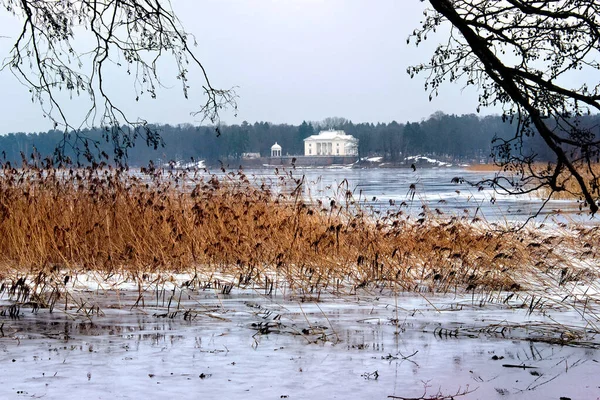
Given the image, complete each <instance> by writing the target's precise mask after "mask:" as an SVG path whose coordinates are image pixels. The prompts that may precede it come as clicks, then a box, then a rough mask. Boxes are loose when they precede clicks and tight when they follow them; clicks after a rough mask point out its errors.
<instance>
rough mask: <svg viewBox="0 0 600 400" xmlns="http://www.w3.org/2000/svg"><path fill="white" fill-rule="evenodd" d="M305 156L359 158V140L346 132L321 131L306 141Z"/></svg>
mask: <svg viewBox="0 0 600 400" xmlns="http://www.w3.org/2000/svg"><path fill="white" fill-rule="evenodd" d="M304 155H305V156H357V155H358V139H356V138H355V137H354V136H352V135H346V132H344V131H321V132H319V134H318V135H312V136H309V137H307V138H306V139H304Z"/></svg>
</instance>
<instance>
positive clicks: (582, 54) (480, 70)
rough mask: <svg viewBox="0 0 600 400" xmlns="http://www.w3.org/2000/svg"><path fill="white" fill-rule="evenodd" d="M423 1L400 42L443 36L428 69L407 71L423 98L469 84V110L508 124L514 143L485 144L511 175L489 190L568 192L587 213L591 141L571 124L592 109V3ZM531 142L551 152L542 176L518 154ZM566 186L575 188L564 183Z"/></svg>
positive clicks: (598, 150)
mask: <svg viewBox="0 0 600 400" xmlns="http://www.w3.org/2000/svg"><path fill="white" fill-rule="evenodd" d="M428 1H429V4H430V5H431V7H432V8H430V9H428V10H426V11H425V18H424V20H423V21H422V26H421V27H420V28H419V29H417V30H415V31H414V32H413V34H412V35H411V36H410V37H409V39H408V41H409V42H411V41H413V42H414V43H416V44H417V45H418V44H419V43H421V42H422V41H423V40H425V39H426V38H427V36H428V35H431V34H432V33H434V32H436V30H438V29H440V28H441V29H444V28H443V27H442V26H443V25H446V26H448V27H449V36H448V39H447V41H446V42H444V43H443V44H441V45H439V46H438V47H437V48H436V50H435V51H434V53H433V56H432V58H431V60H430V61H429V62H428V63H424V64H421V65H416V66H412V67H410V68H408V73H409V74H410V75H411V76H414V75H415V74H417V73H426V74H427V78H426V83H425V88H426V90H428V91H429V92H430V98H431V97H432V96H435V95H437V93H438V90H439V88H440V85H441V84H442V83H443V82H444V81H446V80H448V81H451V82H452V81H462V82H463V83H464V84H465V85H467V86H468V85H474V86H476V87H478V88H479V90H480V95H479V106H478V110H479V107H481V106H501V107H502V109H503V117H504V118H506V119H507V120H509V121H511V122H514V123H515V124H516V130H515V135H514V137H512V138H510V139H508V140H506V139H496V140H495V143H494V156H495V160H496V162H497V163H498V164H500V165H501V166H502V167H503V171H504V172H510V173H501V174H498V175H497V176H496V177H495V178H494V179H492V180H490V181H489V183H490V184H491V185H492V186H494V187H495V188H498V189H501V190H504V191H506V192H508V193H511V194H520V193H528V192H532V191H535V190H538V189H540V188H543V187H545V188H549V189H550V191H551V193H550V196H552V195H554V194H555V193H556V192H562V191H568V192H570V193H572V194H573V195H575V196H578V197H580V198H581V199H582V201H583V202H582V204H583V205H584V206H585V207H588V208H589V210H590V211H591V213H592V214H594V213H596V212H597V211H598V199H599V198H600V179H599V178H600V177H599V171H598V169H596V168H594V167H595V166H594V164H595V163H598V162H599V155H600V141H599V137H600V135H598V128H597V127H589V126H588V127H585V126H583V125H582V124H581V123H580V122H581V121H580V119H581V116H583V115H586V114H590V113H595V112H598V111H599V110H600V79H599V77H600V74H599V70H600V57H599V51H600V26H599V22H600V2H598V1H597V0H428ZM572 82H576V83H572ZM533 135H539V137H541V139H543V141H544V143H545V144H546V145H547V146H548V148H549V149H550V150H551V152H552V154H553V157H554V160H552V162H550V163H549V164H548V165H547V167H545V168H540V167H539V166H538V167H536V166H535V165H534V163H535V162H536V161H538V159H539V157H537V155H536V154H534V153H532V152H530V151H528V150H527V148H526V147H525V146H524V138H526V137H528V136H533ZM573 180H575V182H576V185H574V186H575V189H573V187H572V185H568V184H567V182H568V181H571V182H572V181H573ZM548 198H550V197H548Z"/></svg>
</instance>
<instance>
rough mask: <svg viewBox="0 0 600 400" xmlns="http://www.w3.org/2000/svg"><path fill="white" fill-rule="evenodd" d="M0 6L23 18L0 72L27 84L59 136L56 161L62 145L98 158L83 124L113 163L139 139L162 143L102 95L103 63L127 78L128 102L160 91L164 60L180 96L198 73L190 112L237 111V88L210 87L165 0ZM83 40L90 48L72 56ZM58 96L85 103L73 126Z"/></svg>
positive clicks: (10, 1)
mask: <svg viewBox="0 0 600 400" xmlns="http://www.w3.org/2000/svg"><path fill="white" fill-rule="evenodd" d="M0 6H2V7H3V8H5V9H6V11H8V12H9V13H12V14H13V15H14V16H16V17H18V18H19V19H20V20H21V21H22V27H21V30H20V33H19V35H18V36H17V39H16V41H15V43H14V45H13V47H12V51H11V53H10V56H9V57H8V58H7V59H6V60H4V62H3V64H2V67H1V68H2V69H7V68H8V69H10V70H11V71H12V72H13V74H14V75H15V76H16V77H17V78H18V79H19V80H20V81H21V82H22V83H23V84H24V85H25V86H26V87H28V89H29V91H30V93H31V95H32V100H33V101H35V102H38V103H39V104H40V105H41V107H42V110H43V113H44V115H45V116H46V117H48V118H49V119H50V120H51V121H52V123H53V125H54V128H55V129H61V130H63V131H64V135H63V140H62V142H61V143H60V145H59V146H58V147H57V149H56V152H55V158H56V160H57V161H61V162H62V161H67V160H66V157H65V154H66V150H67V149H68V148H70V149H73V150H75V152H76V154H78V155H79V154H81V155H82V156H84V157H85V158H86V159H87V160H88V161H93V160H95V159H96V158H97V157H98V152H99V144H100V143H98V142H94V141H93V140H91V139H90V138H88V137H86V136H85V134H84V133H82V130H83V128H86V127H94V126H100V127H102V128H103V130H104V135H103V139H104V140H106V141H107V142H110V143H112V145H113V150H114V159H115V161H117V162H121V161H123V160H124V159H125V158H126V155H127V149H128V148H130V147H131V146H133V145H134V143H135V141H136V139H138V138H140V137H141V138H143V139H144V140H145V141H146V143H147V144H148V145H149V146H152V147H155V148H156V147H158V146H162V145H163V142H162V139H161V138H160V135H159V134H158V132H157V131H155V130H154V129H152V128H151V127H150V126H149V125H148V124H147V121H146V120H144V119H141V118H136V117H132V116H129V115H127V113H125V112H124V111H123V109H122V108H121V106H120V105H119V104H118V103H119V99H116V98H114V97H112V96H111V95H110V94H109V93H108V90H107V81H108V80H110V75H111V70H108V69H107V68H108V67H109V66H110V68H115V67H116V68H121V69H124V70H125V71H126V72H127V74H129V75H130V76H131V77H132V79H133V88H134V90H135V92H134V95H133V96H132V98H135V99H136V100H139V98H140V96H149V97H151V98H156V96H157V88H158V87H160V86H161V79H160V76H159V73H158V67H157V63H158V61H159V60H160V59H162V58H165V57H168V58H170V59H171V60H172V61H173V62H174V65H175V66H176V70H177V75H176V78H177V79H178V80H179V81H180V82H181V90H182V93H183V95H184V96H185V98H187V97H188V94H189V91H190V90H191V89H190V87H189V82H188V75H189V73H190V68H196V69H197V70H199V72H200V76H202V78H203V79H204V85H203V86H202V90H203V92H204V95H205V97H206V102H205V103H204V104H201V105H200V106H199V107H198V109H197V111H195V112H194V113H193V115H199V116H201V117H202V119H203V120H204V119H208V120H209V121H210V122H212V123H213V124H217V125H218V122H219V112H220V111H221V110H223V109H224V108H226V107H231V108H233V109H234V110H235V109H236V100H237V96H236V93H235V90H234V89H229V90H223V89H218V88H215V87H214V86H212V84H211V83H210V81H209V79H208V74H207V72H206V70H205V68H204V65H203V64H202V62H201V61H200V60H199V59H198V58H197V57H196V55H195V54H194V52H193V51H192V49H191V47H190V41H191V43H192V45H193V44H195V40H194V38H193V36H191V35H190V34H188V33H187V32H186V31H185V30H184V28H183V27H182V26H181V23H180V21H179V19H178V18H177V16H176V15H175V14H174V13H173V11H172V7H171V4H170V2H169V1H168V0H61V1H54V0H0ZM89 36H91V38H92V40H93V45H92V46H91V48H90V49H86V50H85V51H78V50H77V49H78V46H80V45H81V44H82V43H83V42H85V41H86V40H85V38H86V37H87V38H88V39H87V40H88V41H89ZM80 38H84V39H80ZM113 71H114V70H113ZM61 91H66V92H67V93H68V94H69V95H70V96H87V97H88V98H89V100H90V104H91V106H90V109H89V110H88V111H87V113H86V115H85V116H84V117H83V118H82V119H81V120H77V121H76V122H75V121H72V120H71V119H72V118H70V117H69V116H68V114H67V113H66V112H65V109H64V104H63V102H62V98H61V95H60V92H61ZM103 156H104V158H106V157H107V156H108V155H106V154H103Z"/></svg>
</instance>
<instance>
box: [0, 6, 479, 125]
mask: <svg viewBox="0 0 600 400" xmlns="http://www.w3.org/2000/svg"><path fill="white" fill-rule="evenodd" d="M172 6H173V8H174V10H175V12H176V14H177V15H178V16H179V18H180V20H181V22H182V24H183V26H184V27H185V29H186V30H187V31H188V32H190V33H192V34H193V35H194V36H195V37H196V40H197V43H198V45H197V47H195V48H194V52H195V54H196V55H197V56H198V58H199V59H200V61H201V62H202V63H203V65H204V67H205V68H206V70H207V73H208V76H209V78H210V80H211V83H212V85H213V86H214V87H218V88H231V87H235V88H236V91H237V94H238V96H239V98H238V101H237V103H238V110H237V115H234V113H233V112H230V111H229V112H228V111H226V112H223V113H222V114H221V120H222V121H223V122H225V123H227V124H240V123H242V121H248V122H251V123H253V122H256V121H268V122H272V123H288V124H300V123H301V122H302V121H303V120H306V121H320V120H323V119H324V118H327V117H343V118H347V119H349V120H352V121H353V122H355V123H359V122H373V123H377V122H384V123H387V122H391V121H397V122H406V121H420V120H422V119H424V118H427V117H428V116H429V115H431V114H433V113H434V112H436V111H438V110H441V111H443V112H445V113H447V114H465V113H473V112H475V110H476V106H477V94H476V92H475V91H474V89H472V88H469V89H465V90H464V91H463V88H462V86H461V85H460V84H447V85H445V86H444V87H443V90H442V92H441V93H440V96H439V97H437V98H434V99H433V100H432V101H431V102H430V101H429V95H428V93H426V92H425V90H424V82H425V81H424V79H425V77H424V76H417V77H416V78H413V79H411V78H410V77H409V76H408V74H407V73H406V68H407V67H408V66H409V65H412V64H417V63H420V62H426V61H427V60H428V59H429V57H430V56H431V53H432V51H433V49H434V48H435V45H436V44H437V43H438V41H440V40H443V34H441V35H438V36H439V37H437V38H433V39H430V40H428V41H427V42H426V43H425V45H421V46H420V47H415V46H414V44H410V45H409V44H407V43H406V39H407V37H408V36H409V34H410V33H411V32H412V31H413V30H414V29H415V28H417V27H418V26H419V22H420V21H421V19H422V16H423V14H422V12H423V9H424V7H425V5H424V3H422V2H421V1H419V0H402V1H399V0H377V1H373V0H173V1H172ZM18 33H19V21H18V20H16V19H15V18H14V17H12V16H10V15H9V14H7V13H6V12H5V11H4V10H0V57H2V59H4V58H5V57H6V56H7V55H8V52H9V50H10V48H11V46H12V44H13V43H14V40H15V39H16V37H17V35H18ZM84 41H85V40H84ZM160 71H161V77H162V79H163V85H164V88H161V89H160V90H159V92H158V94H157V98H156V99H149V98H142V100H141V101H139V102H136V101H135V98H136V92H135V90H134V87H133V82H132V81H131V79H130V78H129V77H128V76H127V75H126V74H124V73H123V71H116V72H115V73H114V76H111V86H110V94H111V96H112V97H113V98H114V99H115V101H116V102H117V104H118V105H119V106H120V107H121V108H122V109H123V110H124V111H125V112H126V113H127V114H128V115H129V116H130V117H131V118H133V119H137V118H143V119H145V120H147V121H149V122H153V123H169V124H172V125H176V124H180V123H192V124H200V123H201V122H202V121H201V119H200V118H199V117H194V116H192V115H191V114H190V113H191V112H193V111H195V110H197V109H198V108H199V105H200V104H201V103H202V101H203V100H204V98H203V95H202V84H203V82H202V80H201V79H200V78H199V77H200V70H199V69H193V68H192V69H191V70H190V76H191V77H192V79H190V85H191V89H190V90H191V92H190V97H189V99H187V100H186V99H185V98H184V96H183V94H182V92H181V89H180V86H179V81H178V80H177V79H175V75H176V70H175V68H174V67H173V65H172V63H169V62H168V60H165V61H164V62H162V63H161V65H160ZM62 101H63V105H64V108H65V109H66V110H67V112H68V113H69V117H70V118H73V119H82V118H83V116H84V113H85V110H86V107H85V98H84V99H80V98H74V99H69V97H68V96H65V97H64V99H62ZM0 107H1V110H2V113H1V115H2V121H1V122H0V134H5V133H9V132H33V131H47V130H48V129H51V128H52V126H51V124H50V122H49V121H48V119H47V118H44V116H43V113H42V112H41V110H40V107H39V105H38V104H34V103H32V101H31V95H30V93H29V92H28V91H27V89H26V88H25V87H24V86H22V85H21V84H20V83H19V81H18V80H17V79H16V78H15V76H14V75H13V74H12V73H11V72H10V70H8V69H5V70H3V71H0ZM484 112H485V111H484Z"/></svg>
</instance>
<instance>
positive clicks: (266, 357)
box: [0, 290, 600, 399]
mask: <svg viewBox="0 0 600 400" xmlns="http://www.w3.org/2000/svg"><path fill="white" fill-rule="evenodd" d="M190 294H191V296H189V297H188V298H187V299H186V298H184V299H183V300H182V301H181V303H180V304H179V308H177V306H175V305H174V304H172V306H171V307H170V308H169V309H167V307H166V304H165V303H164V302H163V301H162V299H158V300H157V299H155V298H153V297H152V296H148V298H147V299H146V301H145V307H144V308H131V306H132V304H133V303H134V300H135V299H136V297H137V294H136V292H134V291H128V290H124V291H120V292H119V293H118V294H117V293H116V292H114V291H112V290H106V291H103V292H102V291H99V292H88V293H87V295H88V297H89V299H90V304H92V302H93V303H94V304H99V305H101V308H100V314H99V315H97V314H96V313H93V315H90V316H89V317H85V313H84V312H83V311H81V310H80V311H79V312H75V311H76V310H74V309H69V310H68V311H66V312H65V311H58V310H55V311H54V312H52V313H50V312H48V310H39V311H37V312H36V313H33V312H31V310H30V309H22V310H21V316H20V318H18V319H8V318H5V317H3V319H2V322H3V323H4V325H3V327H2V332H3V334H4V336H3V337H2V338H0V354H1V355H0V363H2V365H3V368H2V372H3V373H2V374H0V398H3V399H10V398H46V399H67V398H77V399H80V398H86V399H114V398H116V399H140V398H178V399H199V398H201V399H204V398H207V399H212V398H219V399H222V398H241V399H279V398H290V399H307V398H314V399H336V398H339V399H376V398H381V399H384V398H387V396H402V397H419V396H422V395H423V392H424V385H426V386H427V389H426V390H427V396H430V395H434V394H436V393H438V391H439V392H441V393H442V394H444V395H452V394H456V393H457V392H462V391H465V390H469V391H472V390H474V392H472V393H470V394H468V395H465V396H463V397H457V398H466V399H506V398H510V399H530V398H535V399H558V398H559V397H560V396H563V397H569V398H573V399H596V398H598V397H599V396H600V381H599V380H598V376H599V373H600V363H599V361H600V353H599V351H598V350H597V349H596V348H598V346H599V345H600V340H598V339H597V338H595V337H594V336H593V335H590V337H588V338H585V340H587V343H588V345H587V346H584V347H575V346H568V345H564V344H566V342H565V343H563V344H561V337H563V338H564V335H565V334H567V333H568V332H567V331H563V332H561V329H557V328H556V326H557V325H556V324H553V325H552V327H551V326H550V325H549V323H551V322H553V321H554V322H556V321H558V322H560V323H561V324H564V326H565V327H566V326H579V327H583V325H584V324H583V322H582V320H581V318H580V317H579V316H578V315H577V314H576V313H569V312H565V311H556V312H552V315H537V314H535V313H534V314H533V315H529V314H528V313H527V311H526V310H525V309H516V308H509V307H508V306H507V305H505V304H501V303H498V304H496V303H488V304H486V305H484V306H482V305H481V304H480V303H479V302H477V301H474V300H473V299H472V298H470V297H468V296H466V297H462V298H456V297H453V296H433V295H432V296H431V297H429V298H427V300H426V299H425V298H423V297H421V296H418V295H401V296H381V297H379V296H375V295H374V294H372V293H365V294H363V295H360V296H358V295H357V296H346V297H343V298H336V297H334V296H330V297H327V298H324V299H322V301H321V302H319V303H315V302H301V301H292V300H291V299H289V298H288V299H284V298H282V297H280V296H275V297H272V298H271V297H264V296H260V295H259V294H257V293H256V292H252V291H241V290H240V291H236V290H234V292H233V294H232V295H221V294H218V293H215V292H213V291H211V290H206V291H202V290H200V291H195V292H194V293H190ZM117 296H118V301H116V299H117ZM186 311H187V312H188V313H187V314H186ZM583 332H585V329H584V330H583ZM553 341H555V343H548V342H553ZM516 366H525V367H531V368H523V367H521V368H518V367H516ZM375 372H377V373H375ZM286 396H287V397H286Z"/></svg>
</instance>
